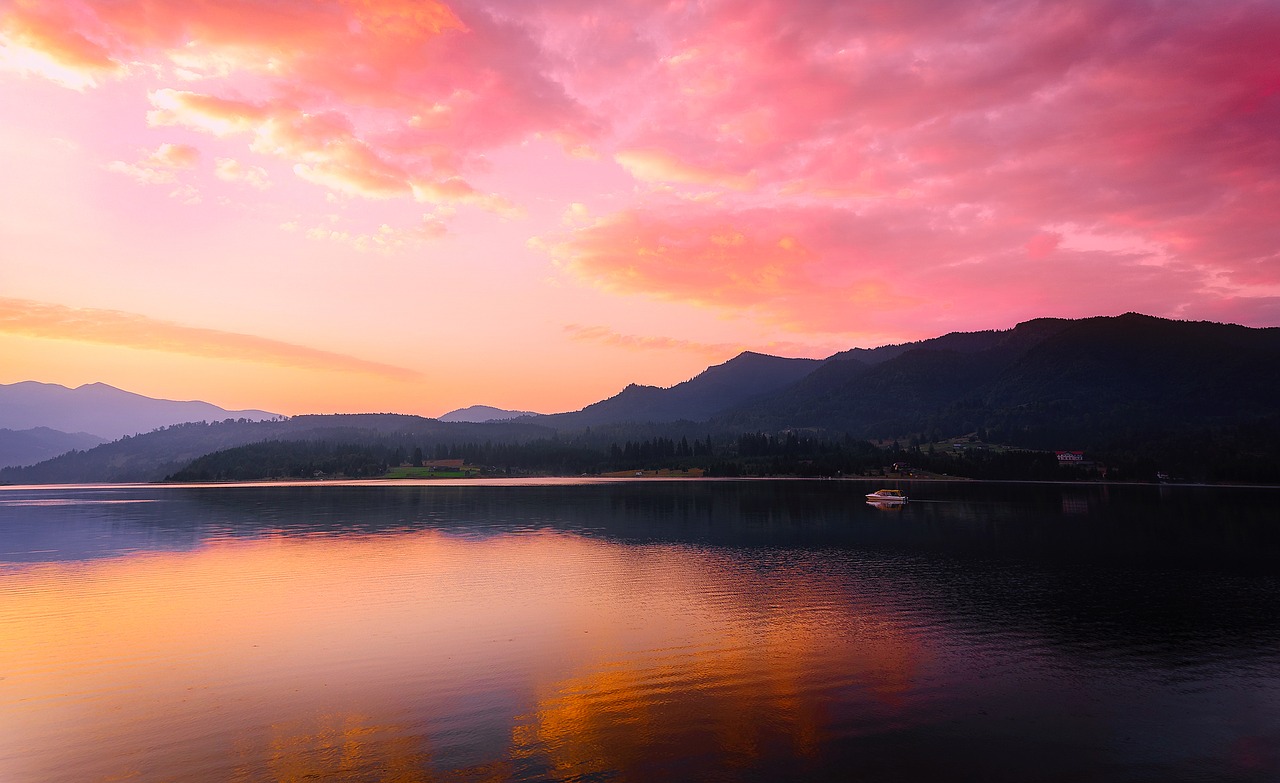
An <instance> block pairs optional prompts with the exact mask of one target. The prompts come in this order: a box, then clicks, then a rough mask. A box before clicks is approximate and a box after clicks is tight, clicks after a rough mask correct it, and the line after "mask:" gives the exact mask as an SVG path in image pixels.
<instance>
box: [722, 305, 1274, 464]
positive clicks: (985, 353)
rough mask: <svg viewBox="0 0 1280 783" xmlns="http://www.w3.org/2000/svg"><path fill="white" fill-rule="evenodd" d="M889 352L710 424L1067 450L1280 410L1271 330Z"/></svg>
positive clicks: (965, 343) (1060, 337) (834, 367)
mask: <svg viewBox="0 0 1280 783" xmlns="http://www.w3.org/2000/svg"><path fill="white" fill-rule="evenodd" d="M893 348H894V349H895V350H893V351H887V352H883V353H879V354H877V353H876V351H878V350H881V349H875V350H873V351H869V352H864V353H860V354H859V353H848V352H847V353H846V354H843V355H844V356H851V357H852V356H856V357H858V358H845V359H843V360H833V361H828V362H827V363H826V364H824V365H823V366H822V367H820V368H819V369H817V370H815V371H814V372H813V373H812V374H810V375H809V376H808V377H806V378H804V379H802V380H801V381H799V382H798V383H796V384H794V385H793V386H791V387H788V388H786V389H784V390H781V391H779V392H778V393H776V394H774V395H771V396H769V397H765V398H762V399H759V400H756V401H754V402H752V403H749V404H747V405H742V406H738V407H737V408H735V409H734V410H731V411H727V412H725V413H724V414H722V415H721V416H719V417H717V419H716V422H717V423H718V424H720V425H722V426H725V427H736V428H743V429H761V430H766V431H767V430H776V429H779V428H787V427H796V428H814V429H823V430H828V431H835V432H848V433H851V434H853V435H855V436H858V437H867V438H906V437H908V436H912V435H919V436H922V438H923V439H925V440H931V439H932V438H933V436H934V435H941V436H943V437H946V436H953V435H958V434H963V433H966V432H972V431H975V430H978V429H979V428H982V429H986V430H994V431H995V432H996V433H998V435H997V434H993V435H992V437H991V439H992V440H1002V441H1004V442H1009V443H1015V444H1018V445H1025V446H1028V447H1036V448H1054V447H1057V448H1066V447H1067V446H1070V447H1072V448H1080V447H1081V446H1085V447H1096V446H1099V445H1103V444H1108V443H1118V442H1120V441H1123V440H1126V439H1127V440H1128V441H1131V442H1132V441H1135V440H1141V439H1147V440H1151V439H1153V438H1159V437H1164V436H1165V435H1167V434H1170V433H1184V434H1185V433H1191V432H1205V431H1209V430H1211V429H1213V428H1222V427H1242V426H1247V425H1248V424H1249V423H1250V422H1253V421H1262V420H1267V419H1270V418H1274V417H1276V416H1277V415H1278V414H1280V402H1277V399H1276V396H1275V389H1276V388H1278V387H1280V329H1276V328H1269V329H1251V328H1247V327H1243V326H1235V325H1230V324H1218V323H1208V322H1187V321H1172V320H1167V319H1161V318H1153V317H1151V316H1145V315H1140V314H1137V313H1127V314H1125V315H1121V316H1114V317H1098V318H1087V319H1081V320H1074V321H1072V320H1059V319H1040V320H1036V321H1028V322H1026V323H1022V324H1019V325H1017V326H1016V327H1014V328H1013V329H1010V330H1005V331H997V332H975V333H957V334H952V335H946V336H944V337H941V338H937V339H935V340H926V341H923V342H921V343H915V344H911V345H909V346H906V347H905V350H898V349H899V348H902V346H893ZM838 356H841V355H838ZM833 359H835V357H833ZM869 362H870V363H869Z"/></svg>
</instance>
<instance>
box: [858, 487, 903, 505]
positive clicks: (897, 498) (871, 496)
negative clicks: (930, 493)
mask: <svg viewBox="0 0 1280 783" xmlns="http://www.w3.org/2000/svg"><path fill="white" fill-rule="evenodd" d="M867 502H868V503H875V504H877V505H884V506H893V505H898V504H900V503H906V502H907V496H906V495H904V494H902V490H900V489H877V490H876V491H875V492H869V493H867Z"/></svg>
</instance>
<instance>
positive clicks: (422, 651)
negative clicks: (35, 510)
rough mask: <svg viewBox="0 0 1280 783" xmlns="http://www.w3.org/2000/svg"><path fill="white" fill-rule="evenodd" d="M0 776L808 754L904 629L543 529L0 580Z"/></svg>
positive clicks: (546, 765) (901, 646) (883, 694)
mask: <svg viewBox="0 0 1280 783" xmlns="http://www.w3.org/2000/svg"><path fill="white" fill-rule="evenodd" d="M0 589H2V590H3V596H4V599H3V603H2V605H0V639H3V644H2V645H0V677H2V678H3V679H0V725H2V726H3V727H4V731H3V736H0V780H4V781H6V782H7V781H13V782H14V783H26V781H43V780H50V781H59V780H67V781H73V780H74V781H95V780H98V781H106V780H130V781H150V780H175V779H180V780H189V781H202V780H219V781H222V780H233V781H256V780H273V781H304V780H316V779H340V780H379V781H425V780H436V779H442V778H443V779H457V778H465V779H467V780H510V779H516V778H521V777H553V778H562V777H572V776H579V775H587V774H591V773H600V774H610V773H612V774H616V775H618V776H619V777H620V778H621V779H639V778H642V777H643V773H644V770H646V769H648V768H649V766H648V765H650V764H651V763H652V760H653V756H654V749H655V748H658V747H661V748H671V747H674V746H680V747H683V748H685V749H686V752H694V753H697V754H711V755H712V756H714V758H715V759H716V763H717V764H719V765H722V766H723V767H726V768H730V769H731V768H733V767H734V766H735V765H749V764H750V763H752V761H753V760H754V759H756V758H757V757H758V756H759V755H760V754H761V753H762V752H764V749H765V747H766V746H768V747H769V748H773V749H774V750H775V751H776V750H777V748H778V747H779V744H781V745H782V746H784V753H785V754H786V755H791V756H796V757H801V758H803V757H805V756H811V755H813V754H815V753H817V752H818V750H819V749H820V747H821V745H822V743H823V741H824V738H826V737H827V735H828V733H829V732H830V731H831V727H832V721H833V720H834V716H832V715H831V714H829V712H828V710H829V706H828V705H829V703H830V699H829V698H827V695H829V693H828V692H829V691H830V689H832V688H841V689H844V691H843V692H844V693H845V694H846V696H845V697H844V698H845V700H846V701H847V700H848V699H847V693H848V692H849V691H857V692H860V693H863V694H865V698H864V700H863V703H864V705H865V706H866V707H867V709H872V710H880V711H883V712H885V713H886V714H892V713H893V712H894V711H895V710H896V709H897V708H898V706H899V704H900V700H901V699H902V698H903V696H904V694H905V693H907V692H908V691H909V690H910V689H911V688H912V685H913V681H914V678H915V677H916V676H917V672H918V669H919V667H920V665H921V659H922V652H921V649H920V646H919V643H918V642H917V641H916V638H915V636H914V635H913V634H912V633H911V632H910V631H909V630H908V629H907V628H905V627H904V626H903V625H902V624H900V623H899V622H897V621H895V620H894V619H893V617H892V616H890V615H888V614H886V613H884V612H883V611H881V610H878V609H877V608H876V607H875V605H874V603H872V602H870V601H862V600H859V599H857V597H856V592H855V593H852V594H851V593H850V590H849V584H847V583H845V582H843V581H842V582H839V583H837V582H835V581H833V578H832V577H831V576H830V575H829V574H826V573H819V572H814V571H813V570H808V571H806V570H805V569H803V568H793V567H790V566H789V565H788V564H786V563H782V564H780V565H778V566H777V567H774V568H769V569H763V570H762V569H761V568H760V567H759V566H758V564H753V562H751V561H748V560H746V559H735V557H734V556H732V555H731V554H726V553H724V552H722V551H716V550H705V549H698V548H693V547H684V546H676V545H649V546H628V545H623V544H618V543H611V542H606V541H600V540H595V539H590V538H584V537H578V536H573V535H566V534H556V533H548V532H542V533H533V534H522V535H505V536H496V537H493V538H488V539H463V538H455V537H450V536H447V535H444V534H441V533H439V532H436V531H421V532H413V533H403V534H395V535H389V534H384V535H351V534H347V535H342V536H328V535H316V536H297V537H284V536H272V537H265V538H261V539H256V540H241V541H230V540H222V541H218V542H215V543H211V544H208V545H206V546H203V547H201V548H199V549H197V550H195V551H191V552H182V553H162V554H145V555H137V556H132V557H124V558H119V559H113V560H100V561H91V562H81V563H69V564H51V565H33V566H23V567H15V568H11V569H9V570H7V571H0Z"/></svg>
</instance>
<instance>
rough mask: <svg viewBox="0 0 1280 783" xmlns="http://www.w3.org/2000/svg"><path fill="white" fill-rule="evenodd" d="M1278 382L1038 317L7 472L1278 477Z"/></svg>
mask: <svg viewBox="0 0 1280 783" xmlns="http://www.w3.org/2000/svg"><path fill="white" fill-rule="evenodd" d="M1277 388H1280V328H1266V329H1253V328H1247V327H1243V326H1235V325H1230V324H1219V323H1208V322H1188V321H1171V320H1167V319H1161V318H1153V317H1150V316H1145V315H1139V314H1136V313H1127V314H1125V315H1120V316H1113V317H1098V318H1086V319H1080V320H1066V319H1037V320H1033V321H1027V322H1025V323H1021V324H1018V325H1017V326H1015V327H1013V328H1012V329H1006V330H997V331H987V332H964V333H952V334H948V335H943V336H941V337H937V338H934V339H931V340H922V341H920V342H917V343H908V344H904V345H895V346H884V347H882V348H875V349H855V350H853V351H846V352H843V353H841V354H837V355H835V356H833V357H830V358H829V359H827V360H824V361H818V360H812V359H783V358H779V357H774V356H765V355H762V354H755V353H744V354H742V355H740V356H737V357H735V358H734V359H731V360H729V361H728V362H725V363H723V364H720V365H716V366H714V367H709V368H708V369H707V370H706V371H704V372H702V373H700V374H698V375H697V376H695V377H694V378H692V379H690V380H688V381H685V382H684V383H681V384H677V385H675V386H672V387H670V388H666V389H662V388H657V387H652V386H628V387H627V388H626V389H624V390H623V391H622V392H621V393H619V394H618V395H616V396H614V397H611V398H609V399H607V400H602V401H600V402H598V403H595V404H594V405H589V406H587V407H586V408H583V409H582V410H581V411H576V412H573V413H562V414H554V415H549V416H537V417H524V418H520V419H514V420H509V421H489V422H485V423H468V422H444V421H439V420H436V419H424V418H420V417H417V416H400V415H393V414H365V415H342V416H295V417H293V418H291V419H288V420H279V421H248V420H239V421H236V420H230V421H221V422H218V423H214V424H204V423H200V424H182V425H175V426H170V427H167V428H165V429H161V430H158V431H156V432H150V433H147V434H144V435H137V436H133V437H126V438H123V439H121V440H119V441H116V442H113V443H106V444H103V445H101V446H97V447H95V448H91V449H88V450H86V451H82V452H71V453H68V454H63V455H62V456H59V457H57V458H55V459H52V460H48V461H46V462H42V463H39V464H37V465H32V466H29V467H22V468H13V467H10V468H5V469H3V470H0V481H3V482H15V483H49V482H89V481H151V480H157V479H160V478H163V477H164V476H167V475H171V474H173V473H176V472H177V471H178V470H180V469H182V468H183V467H185V466H186V465H188V464H189V463H191V462H192V460H195V459H196V458H198V457H201V456H203V455H206V454H210V453H212V452H217V451H224V450H227V449H234V448H236V447H239V446H245V445H247V444H254V443H263V442H268V441H281V442H284V441H292V442H314V443H325V444H331V445H332V446H334V447H335V448H334V449H330V450H328V451H326V450H325V449H312V450H311V451H314V452H315V453H317V454H319V453H322V452H324V453H328V454H330V455H331V456H333V455H336V454H338V450H337V449H336V447H338V446H348V445H353V446H368V447H371V448H370V449H369V450H367V451H368V453H369V454H374V453H382V454H385V453H387V451H388V450H390V451H391V453H395V452H396V450H397V449H401V448H403V449H405V450H407V451H410V452H411V451H412V450H413V449H415V448H419V447H421V448H422V449H423V450H424V452H433V451H434V450H435V449H436V448H440V447H449V446H464V445H465V446H466V447H467V449H469V450H470V451H475V452H477V453H479V452H481V451H484V450H487V449H488V450H492V449H490V447H491V446H493V447H495V448H496V447H498V446H501V445H502V444H531V448H530V449H528V450H527V451H528V452H529V454H535V453H536V454H538V455H539V456H538V459H539V460H540V463H539V464H540V465H543V466H545V465H556V464H558V465H569V464H577V463H574V462H573V461H574V460H578V458H579V457H580V456H581V452H583V451H584V450H586V451H590V450H595V451H596V452H598V453H601V454H604V453H608V454H610V455H611V456H610V457H609V459H611V460H614V457H616V458H617V459H616V460H614V461H618V462H625V461H626V460H627V459H630V457H628V455H632V456H633V457H634V460H639V461H643V460H644V459H647V457H646V456H645V454H646V453H647V452H645V451H644V448H649V449H650V451H652V452H653V454H658V453H659V452H661V453H662V454H667V455H668V456H672V457H680V458H696V457H699V456H701V457H704V458H706V460H704V461H708V460H732V459H736V458H739V457H742V456H744V455H745V454H746V452H745V451H744V449H745V448H748V447H750V448H755V449H756V451H757V452H759V453H765V452H767V450H768V449H766V448H765V447H766V446H768V447H769V448H772V446H770V438H771V437H772V438H773V441H777V442H779V443H781V442H784V441H785V442H787V443H791V442H792V441H793V440H794V441H795V443H796V444H797V446H798V445H799V444H800V441H801V440H802V439H808V440H810V441H812V442H814V443H819V442H826V443H833V442H840V443H845V444H848V443H849V442H848V441H846V440H845V439H844V438H845V436H846V435H847V436H852V438H854V439H877V440H879V439H884V440H887V439H899V440H901V441H902V442H903V443H904V444H909V443H910V442H912V441H916V440H917V439H918V442H921V443H933V442H937V441H938V440H940V439H942V438H951V437H955V436H959V435H966V434H969V433H977V434H979V437H980V439H981V440H983V441H986V442H988V443H1000V444H1008V445H1013V446H1018V447H1022V448H1027V449H1038V450H1048V449H1084V450H1087V451H1089V452H1090V456H1091V457H1093V456H1097V457H1099V458H1100V459H1101V460H1103V461H1108V462H1112V464H1124V465H1127V466H1129V468H1127V469H1130V473H1129V475H1154V473H1155V470H1156V467H1155V466H1156V465H1159V466H1160V469H1162V470H1165V469H1169V470H1173V471H1176V472H1175V475H1182V476H1189V475H1196V476H1209V477H1219V478H1235V479H1248V478H1249V477H1251V476H1253V477H1261V478H1258V479H1257V480H1267V481H1270V480H1272V478H1270V477H1274V476H1277V475H1280V398H1278V397H1277V395H1276V391H1275V390H1276V389H1277ZM219 410H220V409H219ZM223 413H229V412H225V411H224V412H223ZM588 428H590V432H587V430H588ZM797 430H808V432H803V433H798V432H796V431H797ZM784 432H785V433H786V435H785V438H779V437H778V436H780V435H781V434H782V433H784ZM757 433H763V434H762V435H757ZM752 443H754V444H755V446H752V445H751V444H752ZM645 444H648V445H645ZM744 444H746V445H745V446H744ZM864 445H865V444H864ZM757 447H758V448H757ZM850 448H852V447H850ZM762 449H763V451H762ZM445 450H446V451H447V450H448V449H445ZM575 450H576V451H575ZM250 451H252V450H250ZM259 451H262V452H263V453H262V454H258V456H256V457H254V456H253V455H252V454H251V453H248V452H235V453H231V454H226V455H223V457H221V458H220V460H221V462H220V464H221V465H222V467H220V468H219V470H221V471H222V472H223V473H225V474H227V475H231V474H233V473H234V472H235V470H236V469H237V468H238V466H237V465H236V464H232V463H234V461H235V460H240V459H242V458H243V459H248V460H253V459H257V460H259V461H260V460H261V459H263V458H264V454H265V453H266V452H269V451H271V449H270V448H267V449H265V450H259ZM284 451H289V452H290V453H294V452H297V453H302V452H306V451H307V450H306V449H302V450H298V449H293V448H290V449H285V450H284ZM510 451H511V452H512V453H513V454H514V452H515V451H517V450H510ZM570 452H573V453H572V454H570ZM342 453H344V454H349V455H353V456H355V457H359V456H361V454H362V452H359V450H356V451H347V452H342ZM557 454H560V456H556V455H557ZM570 458H572V459H570ZM922 458H923V455H922ZM344 459H345V457H344ZM514 459H515V458H514V457H513V458H512V460H514ZM1052 459H1053V458H1052V455H1050V456H1049V460H1050V466H1049V467H1050V469H1051V470H1052V469H1056V467H1057V466H1056V465H1054V464H1053V463H1052ZM557 460H558V461H557ZM578 461H579V462H581V461H583V460H578ZM585 461H586V462H590V460H585ZM597 461H599V460H597ZM504 464H512V465H518V463H516V462H514V461H510V460H509V461H508V463H504ZM944 470H945V468H944ZM994 470H995V469H994V468H993V471H994ZM1143 471H1145V473H1144V472H1143ZM946 472H950V471H949V470H947V471H946ZM996 473H998V471H995V472H991V471H989V472H988V473H986V474H983V475H996ZM1249 480H1254V479H1249Z"/></svg>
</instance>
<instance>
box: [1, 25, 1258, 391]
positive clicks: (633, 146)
mask: <svg viewBox="0 0 1280 783" xmlns="http://www.w3.org/2000/svg"><path fill="white" fill-rule="evenodd" d="M1277 41H1280V1H1278V0H1265V1H1263V2H1251V1H1249V0H1225V1H1222V2H1207V1H1206V2H1197V1H1195V0H1170V1H1168V2H1164V1H1159V2H1157V1H1152V2H1144V1H1143V0H1071V2H1034V1H1033V0H1021V1H1019V2H1005V1H1003V0H974V1H973V2H962V3H961V2H953V1H952V0H941V1H939V0H866V1H865V2H864V1H860V0H848V1H847V2H846V1H843V0H840V1H838V0H829V1H825V2H824V1H822V0H702V1H701V2H698V1H695V0H670V1H669V2H660V1H658V0H648V1H644V2H642V1H640V0H609V2H592V1H591V0H546V1H545V2H541V1H538V2H535V1H534V0H521V1H520V2H515V1H514V0H508V1H507V2H492V1H491V2H485V1H483V0H457V1H456V2H433V0H388V1H386V2H383V1H381V0H331V1H325V0H272V1H271V2H263V1H261V0H259V1H251V0H187V1H185V2H173V1H172V0H56V1H54V2H50V0H0V118H2V121H0V383H14V382H17V381H24V380H37V381H43V382H48V383H61V384H64V385H68V386H77V385H80V384H83V383H91V382H103V383H109V384H111V385H113V386H118V387H121V388H125V389H128V390H130V391H135V392H138V393H141V394H146V395H149V396H153V397H165V398H170V399H203V400H207V401H209V402H213V403H215V404H218V405H221V406H223V407H226V408H232V409H237V408H260V409H265V410H270V411H272V412H277V413H284V414H290V415H291V414H298V413H333V412H364V411H368V412H378V411H393V412H401V413H415V414H421V415H428V416H434V415H440V414H443V413H445V412H446V411H449V410H452V409H454V408H459V407H463V406H467V405H472V404H486V405H494V406H498V407H503V408H510V409H518V410H535V411H539V412H555V411H564V410H574V409H577V408H581V407H582V406H584V405H587V404H589V403H591V402H595V401H597V400H599V399H602V398H604V397H607V396H610V395H612V394H615V393H616V392H618V391H619V390H620V389H621V388H622V387H623V386H625V385H626V384H628V383H642V384H652V385H658V386H669V385H671V384H674V383H678V382H680V381H683V380H686V379H688V378H690V377H692V376H694V375H696V374H697V373H698V372H700V371H701V370H702V369H704V368H706V367H707V366H709V365H712V364H718V363H720V362H723V361H726V360H728V359H729V358H731V357H733V356H734V355H736V354H737V353H739V352H741V351H743V350H754V351H759V352H763V353H771V354H775V355H780V356H806V357H814V358H821V357H825V356H828V355H830V354H832V353H835V352H836V351H839V350H844V349H847V348H851V347H874V346H877V345H883V344H888V343H897V342H904V341H910V340H918V339H925V338H928V337H934V336H937V335H940V334H944V333H947V332H951V331H973V330H981V329H1006V328H1009V327H1012V326H1013V325H1015V324H1016V323H1018V322H1019V321H1024V320H1027V319H1030V318H1036V317H1042V316H1053V317H1065V318H1079V317H1088V316H1095V315H1117V314H1120V313H1123V312H1128V311H1137V312H1142V313H1147V314H1150V315H1156V316H1162V317H1170V318H1181V319H1191V320H1209V321H1223V322H1231V323H1240V324H1245V325H1249V326H1275V325H1278V324H1280V56H1278V55H1277V54H1276V51H1277V50H1276V42H1277Z"/></svg>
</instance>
